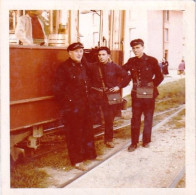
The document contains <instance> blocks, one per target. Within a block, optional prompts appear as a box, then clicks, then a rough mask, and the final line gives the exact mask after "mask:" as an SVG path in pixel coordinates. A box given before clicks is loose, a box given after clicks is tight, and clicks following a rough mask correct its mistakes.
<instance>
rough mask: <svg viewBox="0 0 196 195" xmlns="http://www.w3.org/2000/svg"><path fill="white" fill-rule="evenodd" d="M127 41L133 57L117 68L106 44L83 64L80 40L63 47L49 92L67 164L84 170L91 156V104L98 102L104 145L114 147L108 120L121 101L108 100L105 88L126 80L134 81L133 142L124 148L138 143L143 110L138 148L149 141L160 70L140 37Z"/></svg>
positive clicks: (114, 89) (114, 87)
mask: <svg viewBox="0 0 196 195" xmlns="http://www.w3.org/2000/svg"><path fill="white" fill-rule="evenodd" d="M130 45H131V47H132V49H133V52H134V54H135V57H133V58H130V59H129V60H128V62H127V63H126V64H125V65H124V66H123V67H121V66H119V65H117V64H115V63H114V62H112V60H111V58H110V49H109V48H107V47H100V48H99V49H98V59H99V62H96V63H93V64H87V62H86V61H85V60H84V58H83V52H84V51H83V48H84V47H83V45H82V44H81V43H80V42H77V43H73V44H71V45H69V47H68V48H67V51H68V53H69V59H68V60H66V61H65V62H63V63H62V64H61V65H60V66H59V67H58V69H57V72H56V75H55V84H54V94H55V96H56V98H57V100H58V102H59V105H60V110H61V115H62V120H63V123H64V126H65V128H66V135H67V146H68V153H69V157H70V160H71V164H72V165H73V166H75V167H76V168H80V169H82V170H84V169H85V168H84V165H83V164H82V162H83V161H84V160H87V159H95V158H96V151H95V145H94V135H93V126H92V116H90V115H91V112H90V105H94V104H98V105H100V106H101V108H102V111H103V115H104V121H105V136H104V142H105V144H106V146H107V147H110V148H113V147H114V143H113V121H114V117H115V115H116V113H117V111H118V110H119V109H120V105H118V104H114V105H110V104H109V103H108V99H107V95H106V93H105V92H107V91H109V92H117V91H119V90H120V89H121V88H123V87H125V86H126V85H127V84H128V83H129V81H130V80H131V79H132V80H133V89H132V92H131V96H132V119H131V141H132V144H131V145H130V146H129V148H128V151H130V152H132V151H134V150H135V149H136V148H137V144H138V142H139V134H140V125H141V115H142V113H143V114H144V130H143V147H148V145H149V143H150V142H151V131H152V121H153V113H154V107H155V98H156V97H157V95H158V90H157V86H158V85H159V84H160V83H161V82H162V80H163V75H162V73H161V70H160V67H159V65H158V61H157V60H156V59H155V58H153V57H151V56H148V55H146V54H145V53H144V52H143V50H144V42H143V40H141V39H136V40H133V41H131V43H130ZM128 72H129V74H128ZM142 87H143V88H145V87H147V89H144V91H140V93H142V94H139V95H138V91H139V89H141V88H142ZM149 89H151V90H149ZM146 90H147V91H146ZM100 91H101V92H102V93H101V94H102V95H100ZM149 91H151V92H150V94H148V93H149Z"/></svg>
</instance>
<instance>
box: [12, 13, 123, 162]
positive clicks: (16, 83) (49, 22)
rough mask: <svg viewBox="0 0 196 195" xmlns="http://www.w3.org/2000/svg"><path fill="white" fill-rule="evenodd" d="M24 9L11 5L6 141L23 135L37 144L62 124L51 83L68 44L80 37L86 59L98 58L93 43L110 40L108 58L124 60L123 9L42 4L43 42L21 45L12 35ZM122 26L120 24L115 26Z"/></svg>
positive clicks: (14, 151) (14, 150)
mask: <svg viewBox="0 0 196 195" xmlns="http://www.w3.org/2000/svg"><path fill="white" fill-rule="evenodd" d="M25 14H26V10H10V18H9V21H10V48H9V50H10V56H9V57H10V147H11V157H12V158H13V160H16V159H17V149H18V148H19V145H20V143H21V142H23V141H24V140H28V142H27V147H29V148H33V149H36V148H37V147H38V146H39V142H38V140H39V138H40V137H42V136H43V135H44V134H45V133H46V132H50V131H56V130H60V129H62V127H63V126H62V124H61V121H60V116H59V112H58V107H57V104H56V102H55V99H54V96H53V92H52V83H53V76H54V72H55V71H56V68H57V67H58V65H59V64H60V63H61V62H63V61H65V60H66V59H67V58H68V53H67V51H66V48H67V46H68V45H69V44H71V43H73V42H76V41H80V42H82V43H83V44H84V47H85V57H86V59H87V60H88V61H89V62H92V61H94V60H96V56H94V55H93V54H94V53H95V51H96V48H97V47H100V46H108V47H109V48H110V49H111V54H112V59H113V61H114V62H116V63H118V64H120V65H121V64H122V63H123V34H124V32H123V29H124V28H123V25H124V23H123V21H124V20H123V18H124V11H102V10H81V11H79V10H78V11H75V10H74V11H73V10H43V12H42V15H41V19H42V21H43V23H44V29H45V31H46V34H47V37H48V45H47V46H39V45H20V42H19V41H18V40H17V39H16V37H15V29H16V26H17V22H18V17H19V16H21V15H25ZM119 29H120V30H119Z"/></svg>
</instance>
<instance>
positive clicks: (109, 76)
mask: <svg viewBox="0 0 196 195" xmlns="http://www.w3.org/2000/svg"><path fill="white" fill-rule="evenodd" d="M98 59H99V62H96V63H94V64H91V65H90V67H89V76H90V78H91V86H92V88H91V100H92V106H93V105H95V104H96V105H99V106H101V108H102V111H103V115H104V121H105V134H104V142H105V144H106V146H107V147H109V148H113V147H114V143H113V121H114V117H115V116H116V114H117V113H118V111H119V109H120V106H121V105H120V104H114V105H109V103H108V100H107V97H106V94H105V93H103V94H102V93H101V91H104V90H105V91H110V92H117V91H119V90H120V89H121V88H122V87H125V86H126V85H127V84H128V83H129V77H128V74H127V72H126V71H125V70H123V69H122V67H121V66H119V65H117V64H115V63H114V62H112V61H111V59H110V49H109V48H108V47H100V48H99V49H98ZM100 72H101V73H100ZM103 83H104V84H103ZM103 85H105V86H103ZM103 88H105V89H103Z"/></svg>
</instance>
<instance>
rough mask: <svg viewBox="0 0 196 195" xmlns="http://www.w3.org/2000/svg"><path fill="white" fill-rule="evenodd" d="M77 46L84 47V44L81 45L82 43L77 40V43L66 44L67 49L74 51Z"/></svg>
mask: <svg viewBox="0 0 196 195" xmlns="http://www.w3.org/2000/svg"><path fill="white" fill-rule="evenodd" d="M79 48H82V49H83V48H84V46H83V45H82V43H80V42H77V43H72V44H71V45H69V46H68V48H67V51H74V50H75V49H79Z"/></svg>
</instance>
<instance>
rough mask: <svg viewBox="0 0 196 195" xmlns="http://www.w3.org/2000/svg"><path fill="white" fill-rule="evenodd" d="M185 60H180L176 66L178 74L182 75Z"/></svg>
mask: <svg viewBox="0 0 196 195" xmlns="http://www.w3.org/2000/svg"><path fill="white" fill-rule="evenodd" d="M184 70H185V62H184V60H182V61H181V63H180V64H179V66H178V75H182V74H183V75H184V74H185V71H184Z"/></svg>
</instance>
